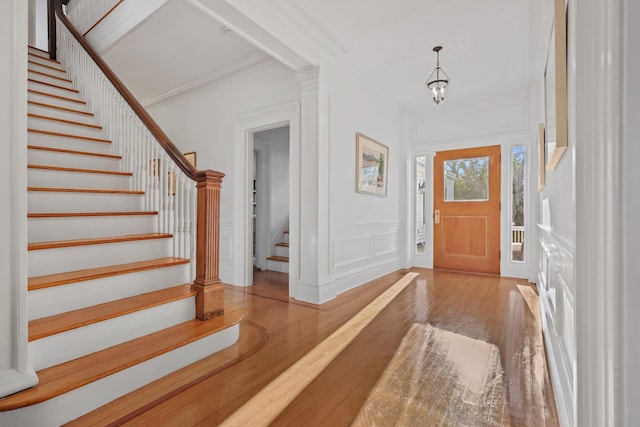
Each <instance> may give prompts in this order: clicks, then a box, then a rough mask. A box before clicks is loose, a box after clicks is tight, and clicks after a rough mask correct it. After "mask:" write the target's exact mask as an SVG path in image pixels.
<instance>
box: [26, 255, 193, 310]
mask: <svg viewBox="0 0 640 427" xmlns="http://www.w3.org/2000/svg"><path fill="white" fill-rule="evenodd" d="M191 281H192V280H191V265H190V264H180V265H174V266H171V267H164V268H156V269H153V270H144V271H138V272H135V273H129V274H119V275H117V276H109V277H104V278H101V279H93V280H85V281H83V282H76V283H69V284H66V285H59V286H52V287H50V288H44V289H36V290H33V291H29V320H34V319H40V318H42V317H48V316H53V315H55V314H60V313H65V312H67V311H71V310H77V309H80V308H85V307H91V306H94V305H97V304H102V303H105V302H109V301H115V300H118V299H122V298H127V297H131V296H134V295H138V294H143V293H146V292H153V291H158V290H161V289H166V288H170V287H172V286H176V285H179V284H182V283H189V282H191ZM132 284H135V286H132Z"/></svg>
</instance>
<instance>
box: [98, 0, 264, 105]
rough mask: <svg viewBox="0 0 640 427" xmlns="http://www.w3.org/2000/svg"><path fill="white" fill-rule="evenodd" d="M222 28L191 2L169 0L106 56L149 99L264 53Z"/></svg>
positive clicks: (135, 90)
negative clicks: (225, 32) (226, 32)
mask: <svg viewBox="0 0 640 427" xmlns="http://www.w3.org/2000/svg"><path fill="white" fill-rule="evenodd" d="M222 28H223V25H222V24H220V23H218V22H216V21H214V20H212V19H211V18H210V17H209V16H207V15H205V14H203V13H202V11H200V10H198V9H197V8H195V7H194V6H193V5H191V4H190V3H188V2H187V1H184V0H169V1H168V2H167V3H166V4H165V5H164V6H162V7H161V8H160V9H158V10H157V11H156V12H155V13H153V14H152V15H151V16H150V17H149V18H147V19H146V20H145V21H143V22H142V23H141V24H140V25H139V26H137V27H136V28H135V29H134V30H133V31H131V32H129V33H128V34H126V35H125V36H124V37H122V38H121V39H120V40H119V41H118V42H117V43H115V44H114V45H113V46H111V47H110V48H109V50H108V51H107V52H106V53H104V54H103V57H104V59H105V61H106V62H107V63H108V64H109V66H110V67H112V68H113V69H114V71H115V72H116V74H117V75H118V77H120V79H121V80H122V81H123V82H124V83H125V84H126V85H127V87H129V89H130V90H131V91H132V92H133V94H134V95H135V96H136V97H137V98H138V99H139V100H145V99H148V98H150V97H153V96H155V95H158V94H160V93H163V92H166V91H168V90H171V89H174V88H176V87H179V86H182V85H185V84H188V83H189V82H192V81H194V80H195V79H198V78H201V77H202V76H204V75H206V74H209V73H214V72H215V71H216V70H221V69H223V68H225V67H229V65H230V64H234V63H238V62H243V60H244V61H246V58H248V57H256V55H258V54H261V52H260V51H259V49H257V48H256V47H255V46H253V45H251V44H249V43H247V42H246V41H245V40H243V39H242V38H240V37H239V36H237V35H236V34H234V33H228V34H224V33H223V32H222ZM186 46H188V47H189V48H188V49H186V48H185V47H186Z"/></svg>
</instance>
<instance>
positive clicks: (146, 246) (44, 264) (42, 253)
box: [28, 239, 172, 277]
mask: <svg viewBox="0 0 640 427" xmlns="http://www.w3.org/2000/svg"><path fill="white" fill-rule="evenodd" d="M171 241H172V239H151V240H141V241H134V242H121V243H105V244H100V245H85V246H74V247H68V248H55V249H43V250H36V251H29V267H28V270H29V273H28V277H36V276H44V275H48V274H56V273H64V272H67V271H75V270H84V269H87V268H96V267H106V266H110V265H114V264H126V263H130V262H138V261H144V260H148V259H154V258H163V257H167V256H172V250H171V249H172V244H171Z"/></svg>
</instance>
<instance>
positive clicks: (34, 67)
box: [29, 57, 69, 79]
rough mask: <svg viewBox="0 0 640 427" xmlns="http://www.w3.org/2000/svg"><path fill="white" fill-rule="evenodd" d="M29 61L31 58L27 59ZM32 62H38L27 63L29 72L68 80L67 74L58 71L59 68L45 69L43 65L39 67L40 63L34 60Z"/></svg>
mask: <svg viewBox="0 0 640 427" xmlns="http://www.w3.org/2000/svg"><path fill="white" fill-rule="evenodd" d="M31 60H32V59H31V57H29V61H31ZM33 61H34V62H38V63H37V64H34V63H32V62H29V70H35V71H41V72H43V73H48V74H52V75H54V76H59V77H64V78H65V79H68V78H69V77H67V73H66V72H65V71H64V70H62V69H60V68H57V69H55V70H54V69H51V68H48V67H45V66H43V65H40V62H41V61H38V60H36V59H33ZM47 65H48V64H47Z"/></svg>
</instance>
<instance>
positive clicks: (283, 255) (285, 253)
mask: <svg viewBox="0 0 640 427" xmlns="http://www.w3.org/2000/svg"><path fill="white" fill-rule="evenodd" d="M282 236H283V241H282V242H280V243H276V245H275V246H274V250H273V255H271V256H270V257H268V258H267V270H269V271H279V272H281V273H288V272H289V232H288V231H283V232H282Z"/></svg>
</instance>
